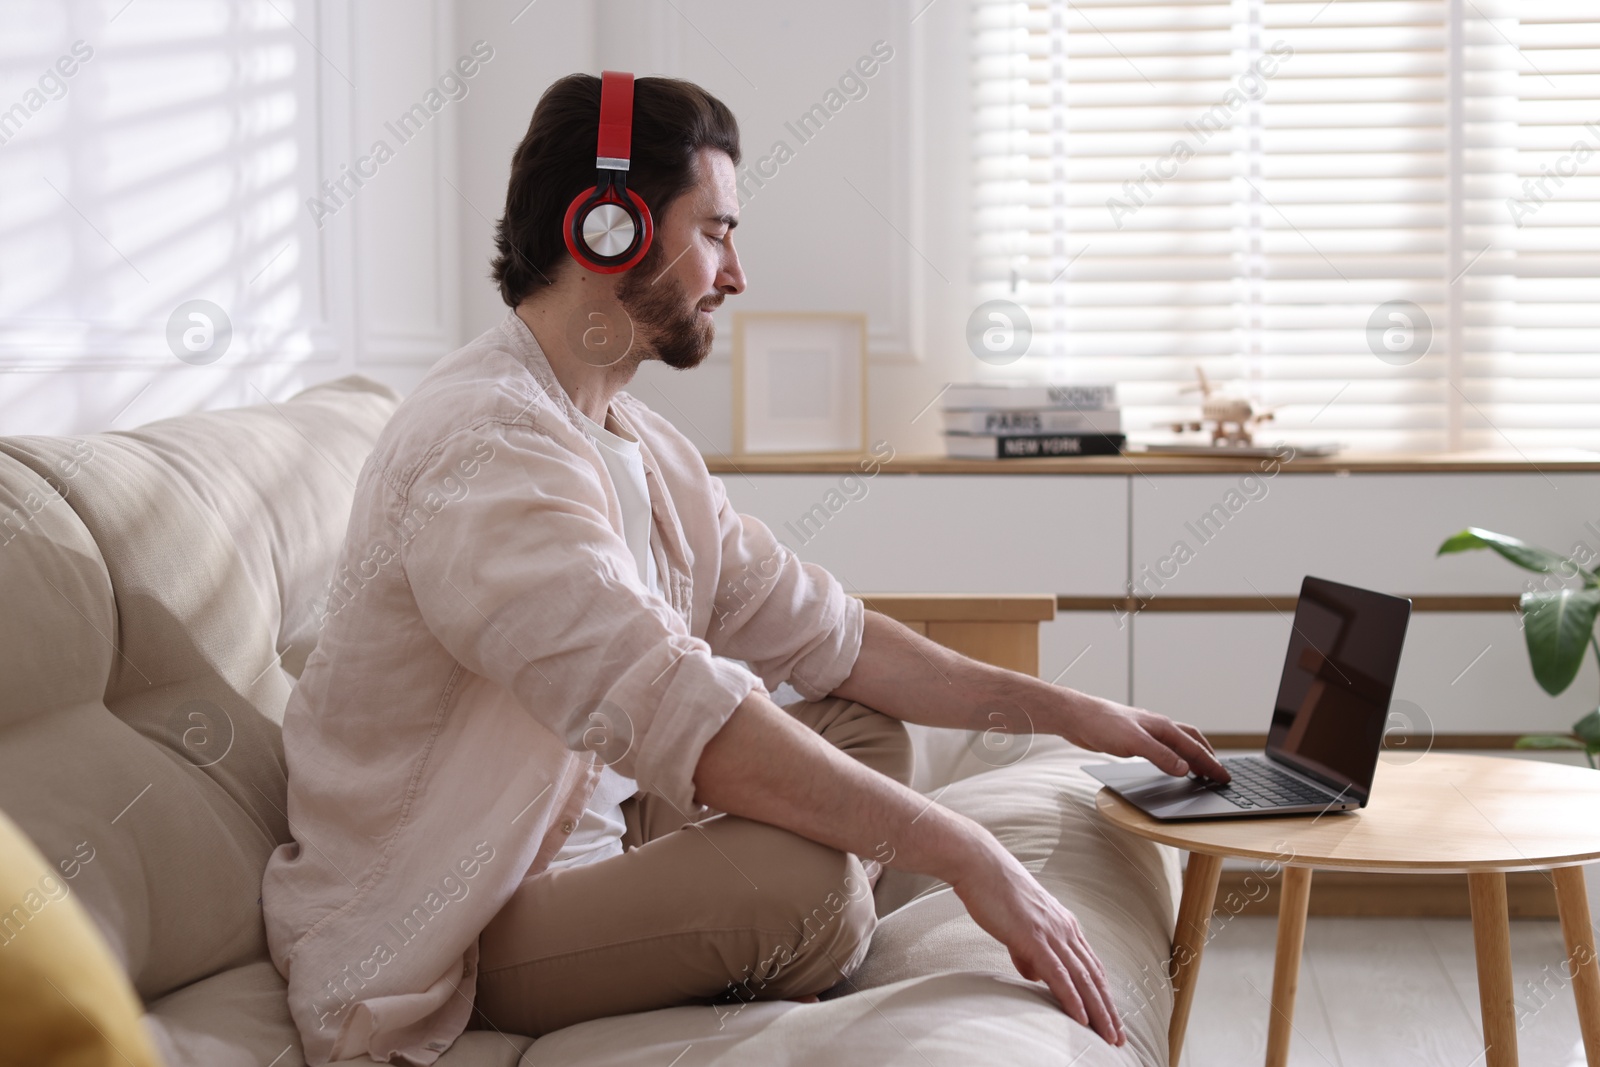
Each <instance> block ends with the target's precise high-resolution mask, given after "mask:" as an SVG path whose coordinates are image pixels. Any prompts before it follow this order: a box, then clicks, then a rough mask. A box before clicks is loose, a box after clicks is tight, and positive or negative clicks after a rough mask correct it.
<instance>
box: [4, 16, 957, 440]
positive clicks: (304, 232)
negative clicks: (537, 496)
mask: <svg viewBox="0 0 1600 1067" xmlns="http://www.w3.org/2000/svg"><path fill="white" fill-rule="evenodd" d="M925 2H926V0H907V2H900V0H895V2H881V3H870V4H861V3H846V2H843V0H817V2H813V3H810V4H807V5H804V6H795V5H766V4H762V5H755V4H747V3H744V4H741V3H737V2H735V0H674V2H672V3H668V2H666V0H650V2H639V0H600V2H590V3H585V2H582V0H537V2H535V3H533V4H531V5H529V4H527V3H526V0H492V2H490V0H382V2H380V0H348V2H336V0H321V2H318V0H275V2H274V3H271V4H268V3H266V2H265V0H238V2H230V0H138V2H137V3H135V4H132V5H129V6H127V7H126V8H120V5H119V4H118V3H116V2H111V0H108V2H106V3H90V2H88V0H75V2H69V3H60V2H46V0H19V2H14V3H11V4H8V5H7V6H6V7H4V8H3V9H0V39H4V40H6V41H7V42H8V45H7V49H6V51H5V54H4V55H3V56H0V108H5V107H9V106H11V105H13V104H14V103H22V104H23V107H24V111H23V112H21V113H20V114H21V115H22V118H23V121H21V122H20V123H14V125H16V126H17V127H18V128H16V129H14V130H12V131H11V132H12V133H13V134H14V136H11V137H10V138H9V139H8V140H7V141H6V143H4V144H0V234H3V235H4V236H3V239H0V371H3V372H4V373H0V433H67V432H92V431H97V430H103V429H107V428H119V429H126V428H129V427H131V426H136V425H139V424H141V423H144V422H148V421H150V420H152V419H155V418H159V417H162V416H166V415H171V414H177V413H180V412H183V411H188V410H195V409H198V408H215V407H224V406H232V405H236V404H244V403H259V402H261V400H262V398H263V397H268V398H272V399H281V398H282V397H285V396H287V395H289V394H291V393H292V392H294V391H295V390H297V389H299V388H302V387H304V386H305V385H308V384H311V383H314V382H317V381H322V380H326V379H329V378H334V377H338V376H340V375H343V374H348V373H361V374H366V375H369V376H371V377H374V378H377V379H380V380H382V381H386V382H389V383H390V384H392V385H394V386H395V387H396V388H398V389H400V390H401V391H402V392H404V391H407V390H409V389H410V388H411V387H413V386H414V385H415V383H416V382H417V381H418V380H419V379H420V377H421V376H422V374H424V373H425V372H426V370H427V367H428V366H429V365H430V364H431V363H432V362H433V361H434V360H436V359H437V358H438V357H439V356H441V355H443V354H444V353H445V352H447V351H449V350H450V349H451V348H453V347H454V346H455V345H457V344H459V343H460V342H462V341H463V340H465V339H467V338H470V337H472V336H474V335H476V334H477V333H479V332H481V331H482V330H483V329H485V328H487V327H489V326H491V325H493V324H494V322H496V321H497V320H498V319H499V317H500V316H501V315H502V314H503V313H504V307H503V305H502V304H501V303H500V300H499V298H498V294H497V293H496V292H495V290H494V288H493V286H492V285H491V283H490V282H489V281H488V278H487V272H488V263H489V258H490V256H491V254H492V233H493V223H494V220H497V219H498V218H499V215H500V212H501V210H502V208H503V203H504V195H505V182H506V177H507V173H508V169H509V162H510V156H511V152H512V151H513V149H514V148H515V146H516V144H517V142H518V141H519V140H520V138H521V136H522V133H523V131H524V130H525V129H526V126H527V122H528V118H529V116H530V115H531V113H532V110H533V105H534V103H535V102H536V100H537V99H538V96H539V94H540V93H541V92H542V91H543V89H544V88H545V86H547V85H548V84H549V83H550V82H551V81H552V80H554V79H555V78H557V77H559V76H560V75H562V74H566V73H569V72H572V71H577V70H588V71H597V70H599V69H601V68H603V67H614V68H619V69H629V70H634V71H635V72H637V73H639V74H670V75H674V76H678V77H685V78H689V79H691V80H694V81H697V82H699V83H701V84H703V85H705V86H706V87H707V88H709V89H710V90H711V91H712V92H714V93H716V94H718V95H719V96H720V97H722V98H723V99H724V100H725V101H726V102H727V103H728V104H729V105H730V106H731V107H732V108H733V109H734V111H735V113H736V115H737V116H738V117H739V120H740V123H741V127H742V131H743V142H744V148H745V162H744V166H743V167H742V168H741V170H742V171H743V172H745V173H752V174H755V177H753V178H752V179H750V180H748V181H747V182H746V183H745V186H744V188H745V189H746V191H747V193H748V194H750V195H749V196H748V201H747V203H746V205H745V207H744V210H743V220H742V225H741V227H740V229H739V231H738V235H737V246H738V247H739V249H740V251H741V254H742V256H743V258H744V263H745V268H746V273H747V275H748V276H749V279H750V288H749V291H748V292H747V293H746V294H745V295H744V296H742V297H740V298H738V299H735V300H731V301H729V302H728V303H727V304H725V305H724V307H723V309H722V310H721V311H720V312H719V316H718V331H719V338H718V342H717V346H716V350H715V352H714V353H713V356H712V358H711V359H710V360H708V361H707V363H706V364H704V365H702V366H701V367H699V368H696V369H695V370H693V371H689V372H675V371H670V370H667V369H665V368H662V367H660V366H647V367H646V368H645V369H643V370H642V371H641V372H640V374H639V376H638V377H637V378H636V379H635V382H634V385H633V387H632V390H633V391H634V392H635V393H636V394H637V395H639V396H640V397H641V398H643V399H644V400H645V401H646V402H647V403H650V404H651V405H652V406H655V407H656V408H658V410H660V411H661V412H662V413H663V414H664V415H666V416H667V417H668V418H670V419H672V420H673V421H674V422H676V423H677V424H678V425H679V426H680V428H682V429H683V430H684V432H685V433H687V434H688V435H689V436H690V437H691V438H692V439H693V440H695V441H696V442H697V443H698V444H700V446H701V447H702V448H704V449H706V450H708V451H723V450H726V449H727V448H728V447H729V446H730V441H731V406H732V402H731V396H730V376H731V371H730V363H729V355H730V347H731V345H730V339H731V333H732V314H733V312H734V311H735V310H737V309H740V308H743V309H748V310H830V311H859V312H865V313H866V314H867V315H868V323H869V335H870V341H869V349H870V370H869V393H870V406H869V411H870V418H869V432H870V435H871V437H872V438H874V439H876V438H879V437H882V438H886V439H888V440H890V441H891V442H892V443H893V444H894V445H895V448H896V450H897V451H900V452H908V451H933V450H936V449H937V447H938V439H937V434H936V430H935V418H936V414H937V413H936V411H935V410H934V409H933V408H928V404H929V402H930V401H931V400H933V398H934V396H935V395H936V394H937V392H938V390H939V388H940V386H941V385H942V384H943V383H944V382H945V381H946V380H948V379H950V378H952V377H963V376H967V375H966V371H967V368H966V367H965V366H963V365H962V364H963V362H964V361H966V360H971V359H972V357H971V356H970V355H969V354H967V353H966V351H965V347H964V344H963V341H962V328H963V325H964V323H965V319H966V314H967V312H968V310H970V307H969V305H970V300H969V299H968V295H967V281H966V279H967V268H966V262H965V257H966V241H967V234H968V223H967V217H968V216H967V186H968V171H967V157H968V155H969V152H968V148H967V134H966V109H967V105H966V98H965V94H966V84H967V79H968V66H967V64H968V60H967V52H966V49H967V43H966V20H967V17H968V15H967V7H966V4H965V3H963V2H962V0H944V2H941V3H937V4H934V5H932V6H930V7H927V8H926V10H925V11H922V14H921V15H920V17H917V18H916V20H915V22H913V16H916V15H917V14H918V11H921V10H922V9H923V8H924V5H925ZM80 40H81V41H83V42H84V44H85V46H86V47H88V48H89V49H91V50H92V52H93V56H92V58H91V59H90V60H89V61H87V62H84V63H80V64H78V69H77V70H76V71H75V73H74V75H73V76H72V77H71V78H70V79H63V81H64V84H65V90H64V92H63V93H62V94H61V96H60V98H59V99H50V98H49V97H50V95H52V94H41V99H42V101H43V102H42V106H40V107H39V108H38V109H37V111H33V110H28V108H27V102H28V99H29V98H28V95H27V94H28V91H29V89H30V88H37V83H38V80H39V78H40V76H41V74H42V72H44V71H45V70H47V69H48V68H49V67H50V65H51V64H52V63H53V62H55V60H56V59H57V58H58V57H59V56H62V55H70V54H71V49H72V46H73V44H74V42H77V41H80ZM880 41H881V42H884V45H882V46H880V49H882V48H884V47H887V48H888V49H892V50H893V55H892V58H890V59H889V60H888V61H886V62H883V63H881V66H880V69H879V70H878V71H877V72H876V73H875V74H874V75H873V77H871V78H870V79H864V82H865V86H866V93H865V95H864V96H860V98H859V99H848V100H846V102H845V104H844V106H843V107H842V108H840V109H839V110H838V112H837V113H836V114H833V115H832V116H831V117H830V119H829V121H828V123H827V125H826V126H825V127H824V128H823V129H822V130H821V131H820V132H819V133H817V134H815V135H814V136H813V137H812V138H811V139H810V140H809V141H807V142H806V143H801V142H800V140H799V138H798V137H797V136H796V135H795V134H794V133H793V132H792V131H791V130H790V129H789V128H788V127H786V125H785V123H786V122H789V123H792V122H794V121H795V120H796V119H797V118H798V117H799V116H800V115H801V114H802V113H803V112H805V111H807V110H808V109H809V108H810V107H811V106H812V105H814V104H818V103H824V104H826V103H828V102H829V101H828V100H827V93H828V92H829V90H831V89H836V88H837V87H838V83H839V79H840V77H841V75H843V74H844V73H845V72H846V71H848V70H850V68H851V67H852V65H853V64H854V63H855V62H856V60H857V59H858V58H859V57H861V56H864V55H868V54H870V53H871V52H872V50H873V47H874V44H875V43H876V42H880ZM479 42H481V44H479ZM474 46H477V48H478V53H479V56H480V57H481V56H482V55H483V54H484V52H485V50H489V51H491V52H492V55H491V56H490V58H488V59H487V60H481V59H480V60H479V61H477V62H475V63H473V64H472V65H473V66H474V67H475V73H474V74H473V76H472V77H470V78H462V79H460V80H459V81H458V82H456V83H455V84H446V85H445V86H444V87H443V88H441V78H442V77H444V76H445V75H447V74H450V73H451V71H452V67H453V66H454V64H455V63H456V62H457V60H458V59H460V58H462V57H468V58H469V60H470V59H472V58H474V57H473V49H474ZM50 88H51V89H52V90H54V88H55V86H54V83H53V82H52V83H51V86H50ZM430 90H435V91H438V92H439V95H438V96H436V97H434V98H433V99H434V101H435V102H436V103H437V102H439V101H442V104H440V106H439V107H438V108H437V111H436V112H435V113H432V114H430V115H429V118H428V120H427V122H426V123H422V124H421V125H422V126H423V128H422V130H421V132H420V133H417V134H416V135H415V136H414V137H410V138H408V139H405V140H404V141H402V140H401V138H400V137H399V136H398V135H397V133H396V131H395V130H394V128H393V124H394V123H395V121H396V120H397V118H398V117H399V116H400V115H402V114H404V113H405V112H406V111H407V109H408V108H409V107H410V106H411V105H412V104H416V103H423V104H424V105H425V106H426V103H427V94H428V92H429V91H430ZM842 95H843V94H841V96H842ZM835 99H836V100H837V99H839V98H835ZM0 132H3V131H0ZM380 140H381V141H383V142H385V144H386V146H387V148H388V149H389V151H390V152H391V153H392V155H390V156H389V157H387V158H385V159H384V160H383V161H381V162H380V161H378V160H377V158H376V157H375V155H374V153H373V150H374V148H375V147H376V142H378V141H380ZM779 140H782V141H784V142H785V143H786V144H787V146H788V147H789V148H790V149H792V150H793V152H794V155H793V158H792V159H790V160H788V161H787V162H785V163H783V164H781V165H776V166H775V164H774V163H773V162H769V163H768V164H767V171H768V173H771V172H772V170H773V169H774V168H775V169H776V174H775V175H774V176H772V177H771V178H770V179H767V180H765V181H764V183H763V184H762V185H761V186H760V187H759V188H758V187H757V185H756V181H755V179H756V178H758V177H759V174H758V173H757V168H758V167H759V166H760V161H761V160H762V159H763V157H770V156H771V155H772V152H773V147H774V144H775V142H777V141H779ZM364 161H365V162H364ZM345 167H352V168H357V169H360V170H362V171H364V172H365V173H366V174H367V175H368V177H366V178H365V179H364V181H363V183H362V184H361V185H360V187H359V188H356V187H355V186H354V184H353V182H352V181H351V180H350V179H348V178H345V179H344V180H345V183H346V188H347V189H354V190H355V191H354V195H353V196H348V197H345V196H340V197H338V198H335V197H330V196H327V195H325V194H324V193H323V191H322V190H321V189H320V188H319V186H320V183H321V182H322V181H323V180H324V179H331V180H334V181H338V180H340V179H341V177H342V176H343V175H344V174H345V173H346V171H345V170H344V168H345ZM313 198H317V199H320V200H321V201H322V204H323V205H324V209H316V208H315V207H314V206H308V204H307V201H308V200H310V199H313ZM196 298H200V299H206V300H209V301H212V302H214V303H216V304H217V305H219V306H220V307H222V308H223V310H224V312H225V313H226V314H227V315H228V317H229V319H230V320H231V322H232V325H233V330H234V335H233V339H232V342H231V344H230V346H229V348H228V350H227V351H226V352H224V353H223V354H222V355H221V356H220V357H217V358H216V359H215V360H214V361H213V362H209V363H201V362H200V361H199V360H198V359H196V360H195V361H193V362H186V361H184V360H182V359H179V358H178V357H177V356H175V355H174V354H173V352H172V351H171V349H170V347H169V344H168V340H167V336H166V329H167V323H168V319H169V317H170V316H171V315H172V313H173V311H174V309H175V308H176V307H178V305H180V304H181V303H183V302H184V301H187V300H191V299H196ZM924 409H926V410H924ZM919 412H923V414H922V415H921V417H920V418H918V419H917V421H916V422H913V421H912V419H913V418H914V417H915V416H917V415H918V413H919Z"/></svg>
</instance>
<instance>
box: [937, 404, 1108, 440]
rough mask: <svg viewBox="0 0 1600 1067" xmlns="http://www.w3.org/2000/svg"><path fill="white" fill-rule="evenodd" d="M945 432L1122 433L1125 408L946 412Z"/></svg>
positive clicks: (942, 414) (1007, 434) (1001, 434)
mask: <svg viewBox="0 0 1600 1067" xmlns="http://www.w3.org/2000/svg"><path fill="white" fill-rule="evenodd" d="M940 417H941V418H943V419H944V432H945V433H969V434H970V433H979V434H982V433H987V434H994V435H995V436H996V437H1015V436H1020V435H1027V434H1032V435H1035V436H1037V435H1040V434H1063V433H1121V432H1122V410H1121V409H1120V408H1099V409H1093V410H1089V411H1075V410H1073V409H1072V408H1017V409H1014V410H1013V409H1003V410H1000V411H948V410H947V411H942V412H940Z"/></svg>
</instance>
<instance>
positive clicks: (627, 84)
mask: <svg viewBox="0 0 1600 1067" xmlns="http://www.w3.org/2000/svg"><path fill="white" fill-rule="evenodd" d="M632 154H633V75H632V74H625V73H623V72H622V71H616V70H606V71H601V72H600V139H599V144H598V145H597V147H596V151H595V166H597V167H599V168H600V169H601V170H627V169H628V160H629V158H630V157H631V156H632Z"/></svg>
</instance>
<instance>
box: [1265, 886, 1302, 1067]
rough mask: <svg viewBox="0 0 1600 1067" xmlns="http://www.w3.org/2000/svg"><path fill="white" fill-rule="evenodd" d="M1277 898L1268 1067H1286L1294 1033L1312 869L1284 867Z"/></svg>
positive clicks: (1268, 1028)
mask: <svg viewBox="0 0 1600 1067" xmlns="http://www.w3.org/2000/svg"><path fill="white" fill-rule="evenodd" d="M1282 892H1283V896H1282V897H1281V898H1279V900H1278V954H1277V958H1276V959H1275V960H1274V961H1273V965H1272V1018H1271V1019H1270V1020H1269V1021H1268V1023H1267V1067H1285V1065H1286V1064H1287V1063H1288V1062H1289V1041H1290V1039H1291V1038H1292V1037H1293V1036H1294V995H1295V990H1296V989H1297V988H1299V985H1300V949H1301V947H1302V946H1303V945H1304V944H1305V940H1306V910H1307V908H1308V907H1309V906H1310V903H1311V868H1310V867H1285V868H1284V869H1283V887H1282Z"/></svg>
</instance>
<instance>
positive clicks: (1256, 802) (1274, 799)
mask: <svg viewBox="0 0 1600 1067" xmlns="http://www.w3.org/2000/svg"><path fill="white" fill-rule="evenodd" d="M1220 762H1221V763H1222V765H1223V766H1224V767H1226V768H1227V769H1228V773H1229V774H1231V775H1233V780H1232V781H1231V782H1229V783H1228V784H1226V785H1221V784H1213V785H1212V786H1210V788H1211V790H1212V792H1214V793H1216V794H1217V795H1218V796H1219V797H1221V798H1222V799H1223V800H1226V801H1228V802H1229V803H1231V804H1233V805H1234V806H1235V807H1240V808H1277V807H1283V806H1286V805H1295V804H1327V803H1329V796H1328V794H1327V793H1325V792H1323V791H1322V790H1320V789H1315V788H1313V787H1311V786H1309V785H1306V784H1305V783H1304V782H1302V781H1300V780H1299V779H1298V778H1295V777H1294V776H1293V775H1290V774H1285V773H1284V772H1283V771H1280V770H1279V769H1278V768H1276V767H1274V766H1273V765H1272V764H1271V763H1268V762H1267V761H1266V760H1262V759H1255V758H1252V757H1248V756H1234V757H1230V758H1228V759H1224V760H1221V761H1220Z"/></svg>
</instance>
